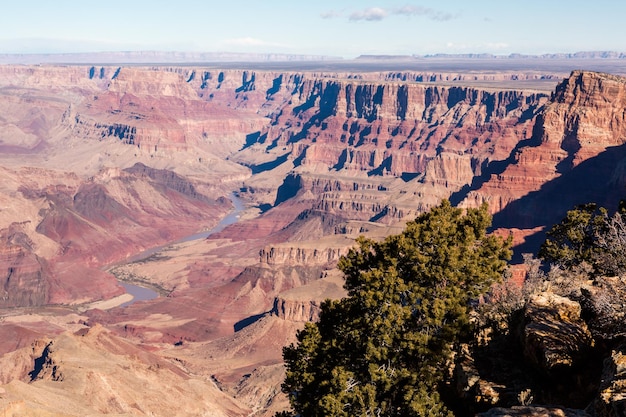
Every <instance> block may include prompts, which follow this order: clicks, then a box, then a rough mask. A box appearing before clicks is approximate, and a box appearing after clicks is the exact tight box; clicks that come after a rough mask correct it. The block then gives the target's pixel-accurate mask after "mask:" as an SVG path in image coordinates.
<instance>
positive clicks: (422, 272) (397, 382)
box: [283, 201, 511, 417]
mask: <svg viewBox="0 0 626 417" xmlns="http://www.w3.org/2000/svg"><path fill="white" fill-rule="evenodd" d="M490 222H491V217H490V215H489V213H488V211H487V206H486V205H483V206H482V207H481V208H480V209H469V210H467V212H466V213H464V212H463V210H461V209H458V208H454V207H452V206H451V205H450V203H449V202H448V201H443V202H442V203H441V205H439V206H438V207H435V208H433V209H432V210H431V211H430V212H428V213H425V214H422V215H421V216H419V217H418V218H417V219H416V220H415V221H412V222H409V223H408V224H407V227H406V229H405V230H404V231H403V232H402V233H400V234H399V235H394V236H389V237H387V238H386V239H385V240H384V241H382V242H376V241H373V240H370V239H366V238H363V237H361V238H359V239H358V240H357V244H358V246H357V247H356V248H354V249H352V250H350V252H349V253H348V255H347V256H345V257H343V258H342V259H341V260H340V261H339V268H340V269H341V270H342V271H343V273H344V275H345V278H346V282H345V287H346V289H347V290H348V297H346V298H344V299H342V300H340V301H326V302H324V303H323V304H322V308H321V315H320V321H319V322H318V323H308V324H307V325H306V326H305V328H304V329H303V330H302V331H300V332H299V333H298V344H297V345H291V346H289V347H286V348H285V349H284V351H283V356H284V359H285V363H286V367H287V373H286V378H285V382H284V384H283V391H284V392H285V393H287V394H288V395H289V398H290V401H291V404H292V407H293V410H294V411H295V413H296V414H297V415H301V416H305V417H306V416H378V415H380V416H383V415H384V416H445V415H450V413H449V412H448V411H447V410H446V408H445V407H444V406H443V404H442V401H441V400H440V398H439V393H438V387H439V385H440V384H441V382H442V381H443V380H444V378H445V376H446V372H447V369H448V366H447V365H448V364H449V360H450V358H451V355H450V354H451V351H452V349H453V347H454V344H455V343H456V342H458V341H459V340H460V338H462V337H463V336H464V335H466V334H468V331H469V330H470V326H469V304H470V301H471V300H472V299H475V298H476V297H478V296H479V295H481V294H483V293H484V292H486V291H487V290H488V289H489V288H490V286H491V285H492V284H493V283H494V282H497V281H498V280H500V278H501V276H502V273H503V271H504V269H505V267H506V262H505V260H506V259H508V258H509V257H510V255H511V253H510V245H511V242H510V239H509V240H507V241H503V240H502V239H501V238H499V237H496V236H487V235H486V229H487V227H488V226H489V225H490Z"/></svg>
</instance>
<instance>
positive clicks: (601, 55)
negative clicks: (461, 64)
mask: <svg viewBox="0 0 626 417" xmlns="http://www.w3.org/2000/svg"><path fill="white" fill-rule="evenodd" d="M439 58H443V59H626V53H624V52H616V51H581V52H573V53H552V54H540V55H532V54H519V53H512V54H508V55H495V54H489V53H469V54H445V53H437V54H428V55H360V56H358V57H357V58H356V60H360V61H379V60H392V61H411V60H423V59H439Z"/></svg>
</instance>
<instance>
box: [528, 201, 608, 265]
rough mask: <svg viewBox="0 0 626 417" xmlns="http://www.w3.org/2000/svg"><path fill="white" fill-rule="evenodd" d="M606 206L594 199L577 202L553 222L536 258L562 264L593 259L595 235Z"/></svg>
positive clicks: (578, 262)
mask: <svg viewBox="0 0 626 417" xmlns="http://www.w3.org/2000/svg"><path fill="white" fill-rule="evenodd" d="M605 215H606V210H605V209H604V208H598V207H597V205H596V204H595V203H589V204H584V205H581V206H578V207H577V208H575V209H574V210H570V211H568V212H567V215H566V216H565V218H564V219H563V220H562V221H561V223H559V224H556V225H554V226H552V228H551V229H550V231H549V232H548V233H547V236H548V237H547V239H546V241H545V242H544V243H543V244H542V245H541V249H540V250H539V258H541V259H543V260H545V261H548V262H552V263H555V264H558V265H561V266H564V267H567V268H569V267H572V266H574V265H579V264H580V263H582V262H589V263H591V262H592V259H593V253H594V251H595V247H594V240H595V239H594V235H595V234H596V230H597V229H598V228H600V227H601V225H602V221H603V218H604V216H605Z"/></svg>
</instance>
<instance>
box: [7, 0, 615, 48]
mask: <svg viewBox="0 0 626 417" xmlns="http://www.w3.org/2000/svg"><path fill="white" fill-rule="evenodd" d="M625 16H626V2H624V1H621V0H594V1H588V0H586V1H582V0H580V1H579V0H571V1H567V0H541V1H539V0H518V1H509V0H498V1H492V0H484V1H480V0H474V1H472V0H438V1H432V0H417V1H415V2H412V1H410V0H409V1H402V0H400V1H397V2H396V1H394V0H377V1H373V0H372V1H370V0H359V1H357V0H314V1H306V0H290V1H283V0H256V1H253V0H220V1H213V0H204V1H196V0H184V1H180V0H179V1H174V0H168V1H164V0H150V1H142V0H123V1H122V0H103V1H84V0H81V1H77V0H73V1H70V0H54V1H52V0H29V1H25V0H21V1H7V2H5V4H3V5H2V12H1V14H0V53H68V52H102V51H145V50H149V51H155V50H156V51H184V52H251V53H286V54H307V55H328V56H337V57H342V58H348V59H349V58H355V57H357V56H359V55H365V54H379V55H413V54H415V55H426V54H434V53H450V54H458V53H492V54H497V55H508V54H510V53H522V54H543V53H556V52H566V53H569V52H578V51H618V52H626V20H625Z"/></svg>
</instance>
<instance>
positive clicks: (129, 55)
mask: <svg viewBox="0 0 626 417" xmlns="http://www.w3.org/2000/svg"><path fill="white" fill-rule="evenodd" d="M341 59H342V58H341V57H336V56H326V55H302V54H274V53H266V54H254V53H237V52H163V51H119V52H85V53H61V54H0V64H92V63H99V64H118V63H124V64H154V63H160V64H170V63H181V64H184V63H211V62H244V63H245V62H307V61H337V60H341Z"/></svg>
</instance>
